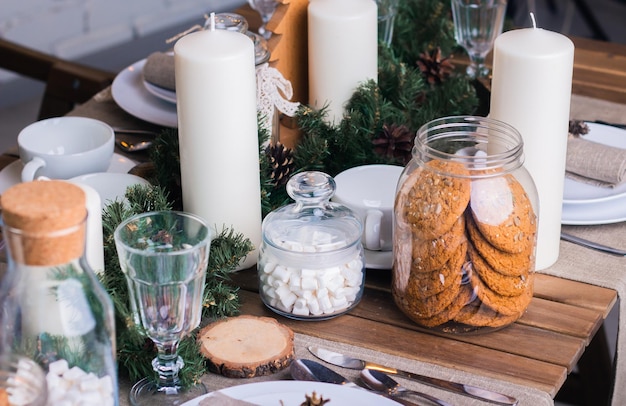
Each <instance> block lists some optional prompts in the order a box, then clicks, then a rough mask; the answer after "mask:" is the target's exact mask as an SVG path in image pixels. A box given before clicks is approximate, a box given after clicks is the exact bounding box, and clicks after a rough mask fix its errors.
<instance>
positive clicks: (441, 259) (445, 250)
mask: <svg viewBox="0 0 626 406" xmlns="http://www.w3.org/2000/svg"><path fill="white" fill-rule="evenodd" d="M465 240H466V237H465V216H459V218H458V219H457V220H456V221H455V222H454V224H453V225H452V228H451V229H450V230H449V231H447V232H445V233H444V234H442V235H440V236H439V237H437V238H434V239H432V240H421V239H419V238H417V237H414V238H413V267H412V270H413V272H425V273H431V272H432V271H433V270H435V269H439V268H442V267H443V266H444V265H445V263H446V262H448V260H449V259H450V258H451V257H452V256H453V254H454V253H455V252H456V250H457V248H458V247H459V245H460V244H461V243H462V242H463V241H465Z"/></svg>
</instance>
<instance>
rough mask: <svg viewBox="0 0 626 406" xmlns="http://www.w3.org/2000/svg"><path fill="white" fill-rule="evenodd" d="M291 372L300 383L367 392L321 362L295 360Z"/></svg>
mask: <svg viewBox="0 0 626 406" xmlns="http://www.w3.org/2000/svg"><path fill="white" fill-rule="evenodd" d="M289 372H290V373H291V376H292V377H293V378H294V379H296V380H299V381H317V382H324V383H332V384H335V385H342V386H345V387H348V388H355V389H361V390H367V389H366V388H363V387H361V386H359V385H357V384H356V383H354V382H351V381H350V380H348V379H346V378H345V377H343V376H341V375H340V374H338V373H337V372H335V371H333V370H332V369H330V368H328V367H326V366H324V365H322V364H320V363H319V362H316V361H312V360H309V359H296V360H294V361H293V362H292V363H291V365H290V366H289ZM373 392H375V393H377V394H379V395H381V396H384V397H386V398H390V399H392V400H394V401H395V402H398V403H400V404H403V405H405V406H418V405H417V404H415V403H413V402H411V401H409V400H406V399H401V398H398V397H397V396H392V395H390V394H388V393H387V392H378V391H373Z"/></svg>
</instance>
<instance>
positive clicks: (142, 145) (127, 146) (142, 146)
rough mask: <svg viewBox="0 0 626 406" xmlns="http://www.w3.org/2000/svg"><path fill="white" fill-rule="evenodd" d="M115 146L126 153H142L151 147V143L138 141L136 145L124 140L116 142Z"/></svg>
mask: <svg viewBox="0 0 626 406" xmlns="http://www.w3.org/2000/svg"><path fill="white" fill-rule="evenodd" d="M116 143H117V146H118V147H120V148H121V149H123V150H124V151H126V152H139V151H144V150H146V149H148V148H150V147H151V146H152V141H140V142H137V143H133V142H128V141H124V140H119V141H116Z"/></svg>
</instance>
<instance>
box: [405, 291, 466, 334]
mask: <svg viewBox="0 0 626 406" xmlns="http://www.w3.org/2000/svg"><path fill="white" fill-rule="evenodd" d="M470 300H472V289H471V287H470V285H468V284H466V285H462V286H461V289H460V291H459V294H458V295H457V296H456V298H455V299H454V300H453V301H452V303H451V304H450V305H449V306H448V307H446V308H445V309H443V310H442V311H441V312H439V313H437V314H434V315H433V316H431V317H417V316H413V317H411V319H412V320H413V321H415V322H416V323H418V324H421V325H422V326H424V327H436V326H439V325H441V324H443V323H445V322H448V321H450V320H452V319H454V317H456V315H457V314H458V313H459V312H460V311H461V310H462V309H463V308H464V306H465V305H467V303H468V302H469V301H470Z"/></svg>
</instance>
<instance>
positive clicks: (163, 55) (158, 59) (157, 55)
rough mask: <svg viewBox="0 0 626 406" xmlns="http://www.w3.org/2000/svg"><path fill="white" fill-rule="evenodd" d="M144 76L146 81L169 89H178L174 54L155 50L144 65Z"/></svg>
mask: <svg viewBox="0 0 626 406" xmlns="http://www.w3.org/2000/svg"><path fill="white" fill-rule="evenodd" d="M143 78H144V79H145V80H146V82H149V83H152V84H153V85H156V86H159V87H162V88H164V89H168V90H176V83H175V81H176V80H175V75H174V54H172V53H171V52H154V53H152V54H150V56H148V58H147V59H146V63H145V65H144V66H143Z"/></svg>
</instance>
